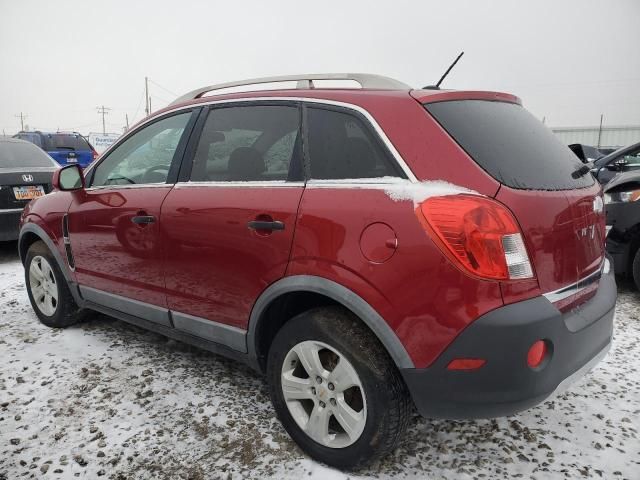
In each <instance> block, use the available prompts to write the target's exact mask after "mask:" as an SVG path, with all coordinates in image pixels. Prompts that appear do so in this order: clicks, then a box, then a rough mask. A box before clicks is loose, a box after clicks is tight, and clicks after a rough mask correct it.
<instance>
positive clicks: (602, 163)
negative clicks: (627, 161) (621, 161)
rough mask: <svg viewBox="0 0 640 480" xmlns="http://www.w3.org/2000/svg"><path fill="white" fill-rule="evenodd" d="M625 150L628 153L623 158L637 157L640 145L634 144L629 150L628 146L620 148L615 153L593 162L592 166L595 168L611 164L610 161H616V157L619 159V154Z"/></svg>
mask: <svg viewBox="0 0 640 480" xmlns="http://www.w3.org/2000/svg"><path fill="white" fill-rule="evenodd" d="M625 150H628V152H626V155H624V156H630V157H633V156H638V155H639V154H640V144H635V145H633V146H632V148H629V146H626V147H621V148H619V149H618V150H616V151H615V152H611V153H610V154H609V155H607V156H605V157H602V158H599V159H598V160H596V161H595V162H594V165H595V166H597V167H604V166H605V165H607V164H608V163H609V162H611V160H614V159H615V160H618V158H617V157H621V155H620V154H621V153H622V152H623V151H625Z"/></svg>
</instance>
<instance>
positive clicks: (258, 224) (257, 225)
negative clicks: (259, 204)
mask: <svg viewBox="0 0 640 480" xmlns="http://www.w3.org/2000/svg"><path fill="white" fill-rule="evenodd" d="M247 227H249V228H250V229H252V230H284V223H282V222H278V221H273V222H267V221H263V220H252V221H251V222H249V223H247Z"/></svg>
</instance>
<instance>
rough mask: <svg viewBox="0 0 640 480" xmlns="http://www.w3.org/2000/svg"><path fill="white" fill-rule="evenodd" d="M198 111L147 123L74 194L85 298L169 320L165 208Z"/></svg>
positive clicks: (74, 240) (75, 248)
mask: <svg viewBox="0 0 640 480" xmlns="http://www.w3.org/2000/svg"><path fill="white" fill-rule="evenodd" d="M196 115H197V113H196V112H192V111H191V110H188V111H183V112H178V113H174V114H170V115H167V116H164V117H162V118H160V119H158V120H155V121H153V122H152V123H150V124H147V125H145V126H143V127H142V128H140V129H139V130H138V131H136V132H134V133H133V134H132V135H130V136H129V137H127V138H126V139H125V140H124V141H122V142H121V143H120V144H119V145H117V146H116V147H115V148H114V149H112V150H111V151H110V152H109V153H108V155H107V156H106V157H104V158H103V159H102V160H101V161H100V163H99V164H97V165H96V167H95V168H93V169H92V170H91V172H90V174H89V175H88V179H87V180H88V182H89V183H88V188H87V189H86V190H83V191H80V192H78V193H76V194H74V198H73V202H72V204H71V206H70V208H69V211H68V222H67V223H68V230H69V233H68V237H69V241H70V245H71V249H72V254H73V259H74V264H75V271H76V276H77V281H78V283H79V284H80V290H81V293H82V295H83V296H84V297H85V298H86V299H87V300H89V301H92V302H94V303H98V304H102V305H105V306H108V307H111V308H114V309H116V310H120V311H124V312H126V313H132V314H134V315H138V316H141V317H147V318H148V319H150V320H155V321H157V322H159V323H165V324H169V320H168V312H167V311H166V306H167V303H166V296H165V293H164V279H163V272H162V248H163V246H162V243H161V242H162V237H161V235H160V232H161V229H162V223H161V217H160V208H161V206H162V202H163V201H164V199H165V197H166V196H167V194H168V193H169V191H170V190H171V188H172V187H173V183H174V182H175V177H176V176H177V168H178V167H179V163H180V161H181V158H182V154H183V152H184V147H185V145H186V141H187V137H188V134H189V133H190V130H191V128H192V125H193V123H194V119H195V116H196ZM157 307H159V308H160V309H158V308H157Z"/></svg>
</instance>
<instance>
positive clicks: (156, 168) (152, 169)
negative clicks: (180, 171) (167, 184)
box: [142, 165, 169, 181]
mask: <svg viewBox="0 0 640 480" xmlns="http://www.w3.org/2000/svg"><path fill="white" fill-rule="evenodd" d="M159 171H165V172H166V173H167V175H168V174H169V165H154V166H153V167H149V168H147V169H146V170H145V172H144V174H143V175H142V178H143V179H145V181H146V180H147V178H148V176H149V175H150V174H152V173H154V172H159ZM164 180H166V176H165V178H164V179H163V181H164Z"/></svg>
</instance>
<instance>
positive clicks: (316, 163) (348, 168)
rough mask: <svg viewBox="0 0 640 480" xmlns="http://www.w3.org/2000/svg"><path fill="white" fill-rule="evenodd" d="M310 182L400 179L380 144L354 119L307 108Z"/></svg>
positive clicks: (368, 130) (362, 123)
mask: <svg viewBox="0 0 640 480" xmlns="http://www.w3.org/2000/svg"><path fill="white" fill-rule="evenodd" d="M307 111H308V115H307V118H308V122H309V134H308V135H309V160H310V163H311V178H316V179H320V180H339V179H351V178H353V179H358V178H379V177H401V176H402V174H401V173H400V171H399V170H398V167H397V166H396V165H395V164H394V162H393V161H391V160H390V159H389V156H388V154H387V152H386V151H385V150H384V148H383V147H382V145H381V144H380V141H379V139H378V138H376V136H375V135H374V134H373V133H372V132H371V130H370V129H369V128H367V126H366V125H365V124H364V122H363V121H362V120H361V119H360V118H359V117H357V116H355V115H351V114H348V113H344V112H341V111H336V110H327V109H323V108H315V107H309V108H308V110H307Z"/></svg>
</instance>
